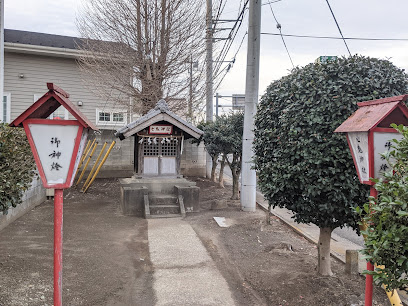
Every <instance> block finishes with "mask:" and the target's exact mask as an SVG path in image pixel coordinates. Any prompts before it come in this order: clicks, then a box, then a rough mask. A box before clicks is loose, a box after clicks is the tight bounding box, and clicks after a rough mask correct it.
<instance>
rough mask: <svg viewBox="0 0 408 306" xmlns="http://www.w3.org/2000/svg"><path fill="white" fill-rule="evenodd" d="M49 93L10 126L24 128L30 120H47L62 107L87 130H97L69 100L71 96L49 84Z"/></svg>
mask: <svg viewBox="0 0 408 306" xmlns="http://www.w3.org/2000/svg"><path fill="white" fill-rule="evenodd" d="M47 87H48V89H49V91H48V92H47V93H45V94H44V95H43V96H42V97H41V98H39V99H38V100H37V101H36V102H34V103H33V104H32V105H31V106H30V107H29V108H27V109H26V110H25V111H24V112H23V113H22V114H21V115H20V116H18V117H17V118H16V119H14V121H13V122H11V123H10V126H22V122H23V121H24V120H26V119H29V118H37V119H46V118H47V117H48V116H49V115H51V114H52V113H53V112H54V111H55V110H56V109H57V108H58V107H60V106H61V105H62V106H63V107H65V108H66V109H67V110H68V111H69V112H70V113H71V115H72V116H74V117H75V119H77V120H78V121H79V122H80V123H81V124H82V125H83V126H84V127H85V128H91V129H92V130H97V128H96V127H95V125H94V124H93V123H92V122H91V121H89V119H88V118H86V117H85V115H84V114H82V113H81V111H80V110H79V109H78V108H77V107H76V106H75V105H74V104H73V103H72V102H71V101H70V100H69V99H68V98H69V94H68V93H67V92H65V91H64V90H62V89H61V88H59V87H58V86H56V85H54V84H53V83H47Z"/></svg>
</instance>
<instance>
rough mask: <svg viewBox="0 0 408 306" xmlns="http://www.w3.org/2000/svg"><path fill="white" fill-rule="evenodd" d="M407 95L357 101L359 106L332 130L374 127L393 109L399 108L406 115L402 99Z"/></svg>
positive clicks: (407, 96) (407, 110)
mask: <svg viewBox="0 0 408 306" xmlns="http://www.w3.org/2000/svg"><path fill="white" fill-rule="evenodd" d="M407 99H408V95H401V96H395V97H389V98H384V99H377V100H371V101H364V102H359V103H357V105H358V106H359V108H358V109H357V110H356V111H355V112H354V113H353V114H352V115H351V116H350V117H349V118H347V120H346V121H344V122H343V123H342V124H341V125H340V126H339V127H338V128H337V129H336V130H335V131H334V132H335V133H342V132H343V133H345V132H366V131H369V130H370V129H372V128H374V127H376V126H377V125H378V124H380V122H381V121H383V120H384V119H385V118H386V117H387V116H388V115H389V114H390V113H391V112H392V111H393V110H395V109H396V108H400V109H401V111H402V112H403V113H404V114H406V115H408V108H407V107H406V106H405V104H404V101H406V100H407Z"/></svg>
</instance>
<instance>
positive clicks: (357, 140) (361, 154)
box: [348, 132, 370, 182]
mask: <svg viewBox="0 0 408 306" xmlns="http://www.w3.org/2000/svg"><path fill="white" fill-rule="evenodd" d="M348 137H349V141H350V145H351V147H352V149H353V155H354V159H355V164H356V168H357V172H358V174H359V177H360V181H361V182H364V181H368V180H369V178H370V177H369V166H368V133H366V132H352V133H349V134H348Z"/></svg>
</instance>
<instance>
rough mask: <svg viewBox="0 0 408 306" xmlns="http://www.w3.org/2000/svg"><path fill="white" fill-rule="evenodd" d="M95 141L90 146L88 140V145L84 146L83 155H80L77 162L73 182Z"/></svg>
mask: <svg viewBox="0 0 408 306" xmlns="http://www.w3.org/2000/svg"><path fill="white" fill-rule="evenodd" d="M95 141H96V139H94V140H93V142H92V144H91V145H90V142H91V140H88V143H87V144H86V147H85V150H84V153H82V157H81V160H80V161H79V165H78V168H77V170H76V172H75V176H74V181H75V178H76V176H77V175H78V172H79V169H80V168H81V166H82V164H83V162H84V160H85V157H86V156H87V155H88V152H89V149H91V147H92V146H93V144H94V142H95Z"/></svg>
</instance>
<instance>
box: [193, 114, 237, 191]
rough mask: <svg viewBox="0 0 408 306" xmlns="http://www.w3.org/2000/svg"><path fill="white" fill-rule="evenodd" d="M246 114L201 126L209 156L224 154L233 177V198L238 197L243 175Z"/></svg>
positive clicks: (221, 118) (225, 117)
mask: <svg viewBox="0 0 408 306" xmlns="http://www.w3.org/2000/svg"><path fill="white" fill-rule="evenodd" d="M243 126H244V114H243V113H242V112H238V113H231V114H229V115H228V116H227V115H222V116H219V117H218V118H217V120H216V121H214V122H208V123H205V124H200V125H198V127H199V128H200V129H202V130H203V131H204V135H203V136H202V138H201V139H200V140H202V141H204V144H205V148H206V150H207V152H208V154H210V155H211V157H213V156H217V157H218V156H219V155H221V154H223V155H224V156H225V157H226V160H227V163H228V165H229V167H230V169H231V172H232V176H233V191H234V192H233V193H234V194H233V198H237V197H238V182H239V175H240V173H241V157H242V133H243Z"/></svg>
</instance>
